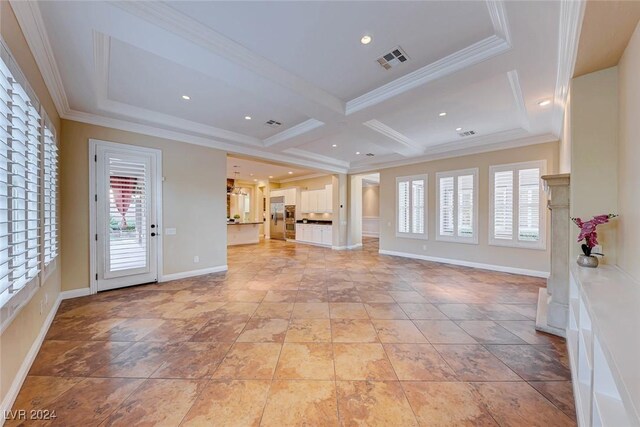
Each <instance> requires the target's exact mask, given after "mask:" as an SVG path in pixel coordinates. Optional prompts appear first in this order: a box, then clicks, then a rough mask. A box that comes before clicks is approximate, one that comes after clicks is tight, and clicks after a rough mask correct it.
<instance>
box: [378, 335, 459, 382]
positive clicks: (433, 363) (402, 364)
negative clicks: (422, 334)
mask: <svg viewBox="0 0 640 427" xmlns="http://www.w3.org/2000/svg"><path fill="white" fill-rule="evenodd" d="M384 349H385V351H386V352H387V356H388V357H389V360H390V361H391V365H392V366H393V369H394V370H395V372H396V374H397V375H398V379H400V380H401V381H457V377H456V374H455V372H454V371H453V370H452V369H451V368H450V367H449V365H448V364H447V362H445V360H444V359H443V358H442V356H440V354H439V353H438V352H437V351H436V349H435V348H433V346H432V345H431V344H384Z"/></svg>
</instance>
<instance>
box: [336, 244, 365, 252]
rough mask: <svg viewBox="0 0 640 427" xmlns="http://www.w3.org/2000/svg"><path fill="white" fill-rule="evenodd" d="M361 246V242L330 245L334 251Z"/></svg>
mask: <svg viewBox="0 0 640 427" xmlns="http://www.w3.org/2000/svg"><path fill="white" fill-rule="evenodd" d="M361 247H362V243H356V244H355V245H349V246H331V249H333V250H334V251H346V250H348V249H357V248H361Z"/></svg>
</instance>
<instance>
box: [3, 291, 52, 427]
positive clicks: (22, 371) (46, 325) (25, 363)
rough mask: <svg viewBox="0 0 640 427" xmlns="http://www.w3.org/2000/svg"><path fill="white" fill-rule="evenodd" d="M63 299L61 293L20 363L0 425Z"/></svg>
mask: <svg viewBox="0 0 640 427" xmlns="http://www.w3.org/2000/svg"><path fill="white" fill-rule="evenodd" d="M61 301H62V299H61V297H60V295H58V298H57V299H56V301H55V303H54V304H53V306H52V307H51V310H49V314H48V315H47V318H46V319H45V321H44V323H43V324H42V326H41V327H40V332H39V333H38V336H37V337H36V338H35V340H34V341H33V344H31V348H30V349H29V351H28V352H27V354H26V356H25V358H24V360H23V361H22V364H21V365H20V368H19V369H18V372H17V373H16V376H15V377H14V378H13V381H12V382H11V385H10V386H9V390H8V391H7V394H6V395H5V397H4V399H3V400H2V407H1V408H0V410H1V411H2V412H0V414H1V416H0V426H2V425H3V424H4V422H5V421H6V420H5V417H4V414H6V413H7V411H9V410H11V407H12V406H13V404H14V403H15V401H16V397H18V393H19V392H20V388H21V387H22V384H23V383H24V380H25V379H26V378H27V374H28V373H29V369H31V365H32V364H33V361H34V360H35V359H36V356H37V355H38V351H40V346H41V345H42V342H43V341H44V338H45V337H46V335H47V332H48V331H49V327H50V326H51V323H52V322H53V319H54V317H55V316H56V313H57V312H58V307H60V302H61Z"/></svg>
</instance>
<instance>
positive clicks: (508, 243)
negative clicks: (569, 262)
mask: <svg viewBox="0 0 640 427" xmlns="http://www.w3.org/2000/svg"><path fill="white" fill-rule="evenodd" d="M534 168H538V169H539V170H540V177H543V176H544V175H546V173H547V161H546V160H532V161H528V162H518V163H508V164H503V165H491V166H489V215H488V219H489V242H488V243H489V245H490V246H505V247H513V248H523V249H535V250H541V251H544V250H546V249H547V239H546V237H547V215H546V212H547V205H546V193H545V192H544V190H543V189H542V180H540V183H539V185H540V200H539V214H538V215H539V216H538V221H539V223H538V226H539V230H540V239H539V240H538V241H537V242H527V241H521V240H519V239H518V230H519V223H520V215H519V210H518V207H519V196H520V191H519V187H520V183H519V180H518V173H517V172H518V171H520V170H521V169H534ZM506 171H513V189H512V192H513V193H512V195H513V213H512V221H513V223H512V238H511V239H510V240H506V239H496V238H494V223H493V219H494V208H495V207H494V203H495V195H494V179H495V173H496V172H506Z"/></svg>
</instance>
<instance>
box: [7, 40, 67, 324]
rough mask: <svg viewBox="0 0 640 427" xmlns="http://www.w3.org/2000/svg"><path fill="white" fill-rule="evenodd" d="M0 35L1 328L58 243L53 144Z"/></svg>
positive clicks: (29, 293)
mask: <svg viewBox="0 0 640 427" xmlns="http://www.w3.org/2000/svg"><path fill="white" fill-rule="evenodd" d="M41 111H42V107H41V106H40V104H39V102H38V100H37V98H36V97H35V95H34V93H33V91H32V90H31V88H30V87H29V85H28V83H27V81H26V79H25V78H24V76H23V74H22V73H21V71H20V69H19V68H18V67H17V65H16V63H15V61H14V60H13V58H12V56H11V55H10V53H9V51H8V49H7V48H6V45H5V44H4V41H2V40H1V39H0V327H1V328H2V329H4V328H5V327H6V326H7V325H8V324H9V323H10V322H11V320H12V319H13V318H14V317H15V315H16V314H17V312H18V311H19V309H20V308H21V307H23V306H24V305H25V304H26V303H27V302H28V301H29V300H30V298H31V297H32V296H33V294H34V293H35V291H36V290H37V287H38V285H39V283H40V279H41V277H40V276H41V272H42V271H43V267H44V266H46V265H47V263H48V262H51V260H52V259H54V258H55V256H56V255H57V252H58V249H57V247H58V242H57V231H56V230H57V227H56V223H57V218H56V209H55V204H56V199H57V148H56V146H55V136H54V134H53V132H52V131H51V129H53V126H48V125H47V123H48V122H46V121H45V119H44V117H43V115H44V114H43V113H42V112H41Z"/></svg>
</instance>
